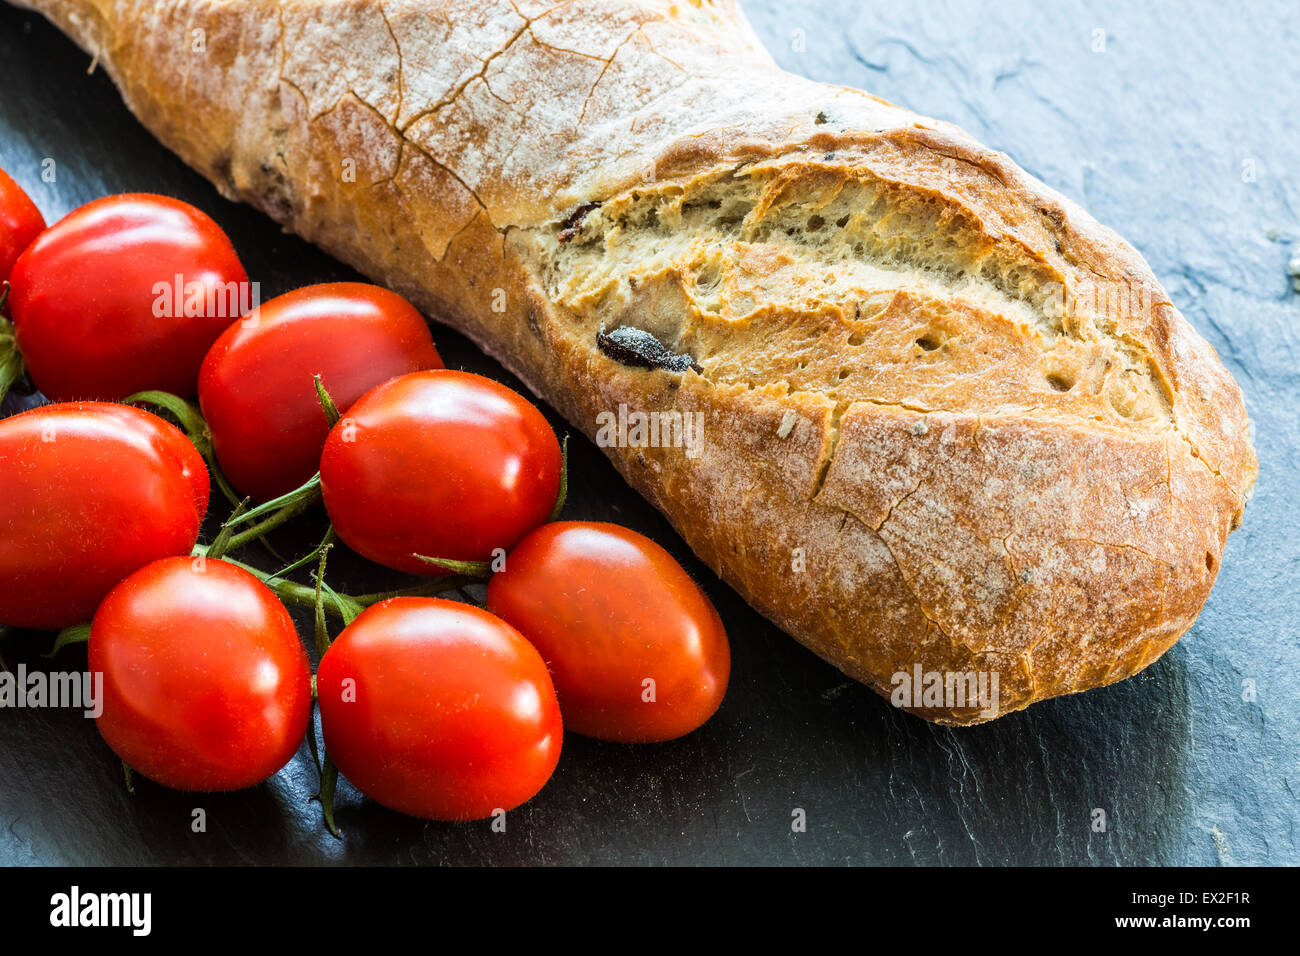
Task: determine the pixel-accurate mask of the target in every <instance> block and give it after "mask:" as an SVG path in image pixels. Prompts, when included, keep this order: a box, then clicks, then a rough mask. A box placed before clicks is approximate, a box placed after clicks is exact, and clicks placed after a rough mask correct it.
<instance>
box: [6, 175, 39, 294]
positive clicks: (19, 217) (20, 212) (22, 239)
mask: <svg viewBox="0 0 1300 956" xmlns="http://www.w3.org/2000/svg"><path fill="white" fill-rule="evenodd" d="M44 228H45V217H44V216H42V215H41V211H40V210H39V209H37V208H36V203H34V202H32V200H31V197H30V196H28V195H27V193H25V192H23V188H22V187H21V186H19V185H18V184H17V183H16V182H14V181H13V180H12V179H10V178H9V174H8V173H6V172H5V171H4V170H3V169H0V282H4V280H5V279H8V278H9V273H10V271H11V270H12V269H13V267H14V262H15V261H16V260H17V259H18V256H19V255H20V254H21V253H22V251H23V250H24V249H26V248H27V247H28V246H29V245H31V242H32V240H33V239H35V238H36V237H37V236H38V235H40V233H41V230H43V229H44Z"/></svg>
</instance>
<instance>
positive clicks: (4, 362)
mask: <svg viewBox="0 0 1300 956" xmlns="http://www.w3.org/2000/svg"><path fill="white" fill-rule="evenodd" d="M8 295H9V280H8V279H6V280H5V282H4V288H3V289H0V309H3V308H4V302H5V299H6V298H7V297H8ZM26 371H27V365H26V363H25V362H23V356H22V353H21V352H19V351H18V339H17V337H16V336H15V335H14V326H13V323H12V322H10V321H9V320H8V319H6V318H4V317H3V316H0V403H3V402H4V400H5V396H6V395H7V394H9V389H11V388H12V387H13V385H14V383H15V382H17V381H18V380H19V379H21V378H22V377H23V375H24V373H25V372H26Z"/></svg>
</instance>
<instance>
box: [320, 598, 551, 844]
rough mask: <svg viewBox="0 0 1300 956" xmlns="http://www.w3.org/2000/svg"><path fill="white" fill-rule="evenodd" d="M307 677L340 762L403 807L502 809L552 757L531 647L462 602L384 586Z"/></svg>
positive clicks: (547, 687)
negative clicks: (402, 594)
mask: <svg viewBox="0 0 1300 956" xmlns="http://www.w3.org/2000/svg"><path fill="white" fill-rule="evenodd" d="M316 688H317V694H318V697H319V699H320V714H321V728H322V730H323V731H324V735H325V747H326V749H327V750H328V751H329V754H330V756H331V757H332V758H333V760H334V763H335V765H336V766H337V767H338V768H339V772H340V773H342V774H343V776H345V777H347V778H348V779H349V780H351V781H352V783H353V784H355V785H356V787H357V788H358V789H359V790H360V791H361V792H362V793H364V794H366V795H367V796H368V797H370V798H371V799H373V800H376V801H378V802H379V803H382V804H383V805H384V806H386V807H389V808H391V809H393V810H399V811H401V812H402V813H409V814H411V815H412V816H417V817H427V818H430V819H434V820H477V819H481V818H483V817H487V816H491V815H492V814H493V812H494V811H496V810H510V809H512V808H514V807H517V806H518V805H519V804H521V803H523V802H524V801H525V800H528V799H529V798H531V797H532V796H533V795H534V794H536V793H537V791H539V790H540V789H541V788H542V786H543V784H545V783H546V781H547V780H549V779H550V776H551V773H552V772H553V771H554V770H555V764H556V763H557V762H558V761H559V759H560V745H561V743H562V742H563V736H564V733H563V727H562V725H561V722H560V708H559V705H558V704H557V703H556V700H555V690H554V688H553V687H552V686H551V678H550V675H549V674H547V672H546V665H545V664H544V663H543V662H542V658H541V656H540V655H538V653H537V651H536V650H534V649H533V647H532V645H530V644H529V643H528V642H527V641H526V640H524V639H523V637H521V636H520V635H519V632H518V631H516V630H515V629H514V628H513V627H511V626H510V625H509V624H506V623H505V622H504V621H501V620H499V619H498V618H495V617H493V616H492V615H491V614H489V613H487V612H486V611H484V610H481V609H480V608H477V607H473V606H472V605H469V604H458V603H456V602H455V601H443V600H440V599H438V598H393V599H392V600H388V601H384V602H382V603H380V604H376V605H374V606H373V607H370V608H367V609H366V610H365V611H364V612H363V613H362V614H361V615H359V616H358V617H357V619H356V620H355V621H353V622H352V624H351V625H350V626H349V627H347V628H345V629H344V631H343V633H342V634H340V635H339V637H338V640H336V641H335V642H334V643H333V644H332V645H331V646H330V648H329V650H328V651H326V652H325V656H324V657H323V658H321V662H320V667H318V668H317V670H316Z"/></svg>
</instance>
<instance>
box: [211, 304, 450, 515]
mask: <svg viewBox="0 0 1300 956" xmlns="http://www.w3.org/2000/svg"><path fill="white" fill-rule="evenodd" d="M431 368H442V359H441V358H440V357H439V355H438V351H437V349H435V348H434V345H433V337H432V336H431V335H430V333H429V326H428V324H427V323H426V322H425V321H424V319H423V317H422V316H421V315H420V313H419V312H417V311H416V310H415V308H414V307H413V306H412V305H411V304H410V303H409V302H407V301H406V300H405V299H403V298H402V297H401V296H400V295H398V294H397V293H395V292H389V291H388V290H387V289H383V288H380V287H379V286H373V285H366V284H364V283H360V282H333V283H327V284H324V285H314V286H308V287H307V288H303V289H296V290H294V291H293V292H288V293H286V294H284V295H282V296H278V297H276V298H274V299H272V300H270V301H269V302H265V303H263V304H262V305H261V306H259V307H258V308H257V309H255V310H254V311H253V312H251V313H249V314H248V315H247V316H245V317H244V318H243V319H242V320H241V321H239V322H236V323H234V324H233V325H231V326H230V328H228V329H227V330H226V331H225V332H223V333H222V335H221V337H220V338H218V339H217V341H216V343H215V344H214V345H213V346H212V349H211V351H209V352H208V356H207V358H206V359H204V361H203V367H202V369H201V370H200V372H199V404H200V405H201V406H202V408H203V414H204V417H205V418H206V419H207V422H208V428H209V430H210V431H211V433H212V442H213V446H214V447H215V449H216V453H217V460H218V461H219V462H220V463H221V469H222V471H223V472H225V475H226V477H227V478H228V479H229V480H230V483H231V484H232V485H233V486H234V487H235V488H237V489H239V490H240V491H241V492H243V493H244V494H247V495H251V496H252V497H253V498H255V499H258V500H260V501H265V500H267V499H270V498H275V497H278V496H279V495H282V494H285V493H286V492H289V491H292V490H293V489H294V488H296V487H298V486H299V485H301V484H302V483H303V482H305V481H307V479H309V478H310V477H311V476H312V475H314V474H315V473H316V472H317V470H319V468H320V456H321V449H322V448H323V447H324V445H325V436H326V435H327V434H328V433H329V424H328V422H327V421H326V418H325V413H324V412H323V411H322V410H321V405H320V400H319V399H318V398H317V394H316V389H315V387H314V385H313V384H312V380H313V377H314V376H316V375H319V376H320V377H321V383H322V384H323V385H324V386H325V389H326V390H327V391H328V392H329V394H330V398H332V399H333V401H334V404H335V405H336V406H337V407H338V410H339V412H340V413H343V414H346V413H347V410H348V408H350V407H351V406H352V404H353V403H354V402H355V401H356V400H357V399H358V398H360V397H361V396H362V395H364V394H365V393H366V392H367V391H368V390H369V389H371V388H373V387H374V386H376V385H379V384H380V383H382V382H386V381H388V380H389V379H391V378H396V377H397V376H399V375H405V374H406V373H407V372H417V371H420V370H422V369H431Z"/></svg>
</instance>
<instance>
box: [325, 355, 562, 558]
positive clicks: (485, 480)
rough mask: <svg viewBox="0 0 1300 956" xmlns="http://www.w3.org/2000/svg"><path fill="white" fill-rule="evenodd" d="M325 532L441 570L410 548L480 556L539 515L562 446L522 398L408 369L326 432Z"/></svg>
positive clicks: (544, 510)
mask: <svg viewBox="0 0 1300 956" xmlns="http://www.w3.org/2000/svg"><path fill="white" fill-rule="evenodd" d="M320 476H321V490H322V492H323V494H324V498H325V508H326V510H328V511H329V515H330V520H331V521H332V522H333V523H334V530H335V531H337V532H338V535H339V537H340V538H342V539H343V541H344V543H346V544H347V545H348V547H350V548H352V549H353V550H354V551H357V552H359V553H360V554H362V555H364V556H365V557H367V558H369V559H370V560H372V561H377V562H379V563H380V564H385V565H387V566H388V567H390V568H396V569H398V570H399V571H410V572H413V573H415V574H439V573H442V572H441V571H439V569H438V568H436V567H435V566H433V565H429V564H427V563H425V562H423V561H420V560H418V559H417V558H414V557H412V555H413V554H422V555H427V556H430V557H435V558H451V559H455V560H461V561H483V560H487V559H488V558H490V557H491V556H492V551H493V549H495V548H503V549H506V550H509V549H510V548H511V547H513V546H514V544H515V543H516V542H517V541H518V540H519V539H520V538H522V537H523V536H524V535H525V534H527V533H528V532H529V531H531V530H532V529H533V528H535V527H537V525H539V524H541V523H542V522H543V521H545V520H546V518H547V517H548V516H549V514H550V512H551V509H552V508H553V507H554V506H555V499H556V496H557V495H558V494H559V489H560V445H559V443H558V442H557V441H556V440H555V433H554V432H552V431H551V427H550V425H548V424H547V423H546V419H545V418H543V417H542V413H541V412H539V411H538V410H537V409H536V408H535V407H534V406H533V405H531V404H530V403H529V402H527V401H526V400H525V399H524V398H523V397H522V396H520V395H518V394H517V393H515V392H512V391H511V390H510V389H508V388H506V387H505V386H504V385H501V384H499V383H497V382H494V381H492V380H491V379H488V378H483V377H482V376H481V375H472V374H470V373H468V372H454V371H449V370H442V371H431V372H414V373H412V374H410V375H403V376H402V377H401V378H395V379H393V380H392V381H391V382H386V383H385V384H383V385H380V386H378V387H377V388H374V389H371V390H370V391H369V392H367V393H366V394H365V395H364V396H362V398H361V399H360V400H359V401H358V402H357V403H356V404H355V405H353V406H352V408H351V410H350V411H349V412H348V414H347V417H346V418H344V419H342V420H340V421H339V423H338V424H337V425H335V426H334V428H333V429H332V430H331V431H330V434H329V438H327V439H326V440H325V451H324V453H323V454H322V456H321V463H320Z"/></svg>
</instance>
